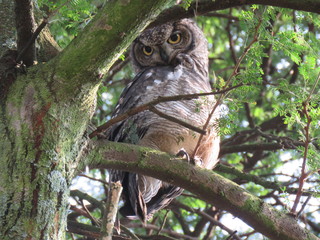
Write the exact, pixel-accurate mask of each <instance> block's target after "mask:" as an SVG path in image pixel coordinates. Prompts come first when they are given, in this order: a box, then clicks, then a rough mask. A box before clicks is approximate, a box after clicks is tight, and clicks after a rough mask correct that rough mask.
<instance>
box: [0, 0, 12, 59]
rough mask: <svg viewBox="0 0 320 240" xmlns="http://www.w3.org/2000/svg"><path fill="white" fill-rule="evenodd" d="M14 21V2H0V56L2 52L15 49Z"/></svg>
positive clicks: (3, 0) (7, 0) (8, 0)
mask: <svg viewBox="0 0 320 240" xmlns="http://www.w3.org/2000/svg"><path fill="white" fill-rule="evenodd" d="M14 21H15V20H14V1H12V0H2V1H0V56H1V55H2V54H3V52H4V51H6V50H8V49H12V48H15V47H16V30H15V24H14Z"/></svg>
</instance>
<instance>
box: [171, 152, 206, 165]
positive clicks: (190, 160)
mask: <svg viewBox="0 0 320 240" xmlns="http://www.w3.org/2000/svg"><path fill="white" fill-rule="evenodd" d="M176 156H177V157H184V158H186V160H187V161H188V163H190V164H192V165H195V166H200V167H201V166H202V164H203V162H202V159H201V158H199V157H197V156H196V157H195V158H191V157H190V155H189V154H188V153H187V151H186V150H185V149H184V148H181V149H180V150H179V152H178V153H177V154H176Z"/></svg>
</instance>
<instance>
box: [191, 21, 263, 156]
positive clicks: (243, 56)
mask: <svg viewBox="0 0 320 240" xmlns="http://www.w3.org/2000/svg"><path fill="white" fill-rule="evenodd" d="M261 23H262V19H261V18H259V22H258V24H257V26H256V28H255V32H254V36H253V39H252V41H251V42H250V43H249V45H248V46H247V47H246V48H245V49H244V51H243V53H242V54H241V56H240V57H239V59H238V61H237V63H236V65H235V67H234V69H233V71H232V74H231V75H230V76H229V78H228V80H227V82H226V84H225V86H229V85H230V83H231V81H232V79H233V77H234V76H236V75H237V74H238V69H239V67H240V64H241V63H242V61H243V59H244V58H245V56H246V55H247V54H248V52H249V50H250V49H251V47H252V45H253V44H254V43H256V42H257V41H258V36H259V32H258V30H259V28H260V26H261ZM227 93H228V92H226V93H222V94H221V95H219V97H218V99H217V101H216V103H215V105H214V106H213V108H212V110H211V112H210V114H209V116H208V118H207V121H206V123H205V124H204V125H203V130H205V131H206V130H207V128H208V126H209V123H210V121H211V118H212V116H213V114H214V112H215V111H216V109H217V108H218V106H219V105H220V104H221V103H222V100H223V99H224V97H225V96H226V95H227ZM202 139H203V135H200V137H199V139H198V142H197V145H196V147H195V149H194V151H193V154H192V155H191V157H192V158H195V156H196V154H197V152H198V150H199V147H200V145H201V142H202Z"/></svg>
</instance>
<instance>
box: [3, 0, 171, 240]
mask: <svg viewBox="0 0 320 240" xmlns="http://www.w3.org/2000/svg"><path fill="white" fill-rule="evenodd" d="M167 2H169V1H165V0H157V1H147V2H146V1H143V0H134V1H117V2H115V1H112V3H109V5H106V6H105V7H104V8H103V9H102V10H101V11H100V13H99V14H98V15H97V16H96V18H95V19H94V20H93V21H92V22H91V23H90V25H88V26H87V28H86V29H85V30H84V32H83V33H82V34H80V36H78V37H77V39H75V41H73V42H72V43H71V44H70V46H68V48H67V49H65V50H64V51H63V52H62V53H61V54H60V55H59V56H57V57H56V58H55V59H53V60H52V61H50V62H48V63H46V64H41V65H37V66H33V67H31V68H30V69H29V70H28V72H27V74H23V75H20V76H19V77H18V78H17V79H16V80H15V81H14V82H13V84H12V85H10V86H8V91H7V92H5V93H4V92H3V91H1V93H2V94H6V96H1V97H0V101H1V104H0V138H1V141H0V166H1V168H0V239H3V240H5V239H64V235H65V230H66V215H67V209H68V196H69V190H68V188H69V185H70V182H71V180H72V178H73V177H74V174H75V172H76V169H77V165H78V162H77V159H80V158H78V156H79V155H81V153H82V152H81V149H82V148H83V147H84V146H85V145H86V134H85V130H86V127H87V124H88V122H89V121H90V118H91V116H92V114H93V111H94V106H95V96H96V92H97V89H98V86H99V83H100V77H101V74H103V73H105V72H106V71H107V70H108V68H109V67H110V66H111V65H112V63H113V62H114V61H115V60H116V59H117V58H118V56H119V55H120V54H121V53H122V52H123V50H124V49H125V48H126V47H127V46H128V45H129V44H130V42H131V41H132V40H133V39H134V38H135V37H136V36H137V34H138V33H139V32H140V31H141V30H142V29H143V28H144V27H145V26H146V25H147V24H148V23H149V21H150V20H153V19H154V18H155V17H156V16H157V15H158V14H159V12H160V11H161V10H162V9H163V8H164V7H165V5H166V4H167Z"/></svg>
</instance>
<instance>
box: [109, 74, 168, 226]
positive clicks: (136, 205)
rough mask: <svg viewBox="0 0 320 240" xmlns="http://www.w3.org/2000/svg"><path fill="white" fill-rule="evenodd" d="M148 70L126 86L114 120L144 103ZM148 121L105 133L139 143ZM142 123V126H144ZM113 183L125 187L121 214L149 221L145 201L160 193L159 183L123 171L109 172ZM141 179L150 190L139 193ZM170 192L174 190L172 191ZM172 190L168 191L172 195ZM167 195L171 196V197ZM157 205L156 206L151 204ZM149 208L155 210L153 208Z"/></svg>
mask: <svg viewBox="0 0 320 240" xmlns="http://www.w3.org/2000/svg"><path fill="white" fill-rule="evenodd" d="M150 71H151V70H149V69H146V70H144V71H142V72H140V73H139V74H137V75H136V77H135V78H134V79H133V80H132V81H131V82H130V83H129V84H128V85H127V86H126V88H125V89H124V90H123V92H122V93H121V95H120V98H119V102H118V104H117V106H116V107H115V109H114V112H113V115H112V117H116V116H118V115H120V114H122V113H125V112H127V111H128V110H129V109H132V108H135V107H137V106H139V105H141V104H143V103H145V99H142V98H144V97H145V96H144V95H143V91H144V89H146V88H147V87H148V85H149V84H150V82H153V80H154V79H153V78H151V75H152V74H150ZM146 122H147V121H146V119H143V117H142V116H133V117H130V118H128V119H126V120H124V121H121V122H119V123H116V124H114V125H113V126H111V127H110V128H109V129H108V130H107V131H106V136H107V139H108V140H110V141H116V142H126V143H131V144H137V143H138V142H139V140H140V139H142V138H143V136H144V135H145V134H146V132H147V131H148V124H146ZM141 123H143V124H141ZM109 173H110V178H111V181H113V182H117V181H120V182H121V183H122V186H123V197H124V200H125V205H124V206H123V207H122V208H121V209H120V213H121V214H122V215H124V216H127V217H131V218H136V217H137V216H138V217H139V218H140V219H141V220H142V221H145V220H146V216H147V215H148V212H149V211H148V210H147V206H146V201H148V200H147V199H146V198H150V197H148V196H147V195H148V194H150V196H151V197H153V196H154V195H156V194H157V193H158V190H159V188H160V182H161V181H160V180H157V179H152V178H144V177H143V176H140V175H138V174H135V173H129V172H123V171H119V170H113V169H111V170H109ZM139 178H140V180H141V179H144V181H145V182H144V183H143V185H144V186H148V187H147V192H144V193H142V192H141V191H140V190H139ZM170 191H171V190H170ZM170 191H169V192H170ZM169 192H168V195H169V196H171V195H172V194H171V193H169ZM152 206H154V205H152ZM150 209H154V207H151V208H150Z"/></svg>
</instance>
